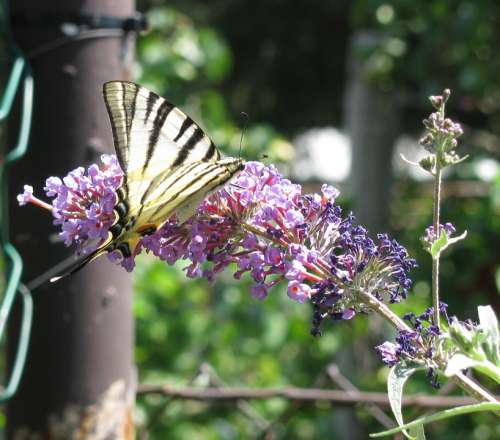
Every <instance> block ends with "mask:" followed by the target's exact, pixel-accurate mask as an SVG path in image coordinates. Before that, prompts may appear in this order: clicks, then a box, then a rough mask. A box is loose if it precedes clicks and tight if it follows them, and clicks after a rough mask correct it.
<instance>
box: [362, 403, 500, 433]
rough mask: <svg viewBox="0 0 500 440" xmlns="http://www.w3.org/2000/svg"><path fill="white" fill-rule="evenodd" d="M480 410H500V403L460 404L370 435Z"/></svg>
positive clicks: (392, 431) (395, 430)
mask: <svg viewBox="0 0 500 440" xmlns="http://www.w3.org/2000/svg"><path fill="white" fill-rule="evenodd" d="M480 411H500V403H494V402H483V403H476V404H473V405H464V406H458V407H456V408H451V409H445V410H444V411H440V412H438V413H436V414H432V415H430V416H423V417H419V418H418V419H415V420H413V421H412V422H410V423H407V424H406V425H401V426H399V427H397V428H393V429H389V430H387V431H382V432H377V433H374V434H370V437H372V438H377V437H387V436H388V435H393V434H397V433H398V432H402V431H403V432H404V430H405V429H411V428H413V427H416V426H419V425H420V426H422V425H425V424H426V423H431V422H437V421H438V420H444V419H448V418H450V417H456V416H461V415H463V414H471V413H476V412H480Z"/></svg>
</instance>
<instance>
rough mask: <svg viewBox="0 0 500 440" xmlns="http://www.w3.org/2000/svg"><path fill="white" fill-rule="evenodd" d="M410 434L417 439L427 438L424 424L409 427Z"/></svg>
mask: <svg viewBox="0 0 500 440" xmlns="http://www.w3.org/2000/svg"><path fill="white" fill-rule="evenodd" d="M409 432H410V435H411V436H413V437H415V438H416V439H417V440H425V432H424V425H417V426H414V427H411V428H410V429H409Z"/></svg>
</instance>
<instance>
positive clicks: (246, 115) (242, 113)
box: [238, 112, 248, 159]
mask: <svg viewBox="0 0 500 440" xmlns="http://www.w3.org/2000/svg"><path fill="white" fill-rule="evenodd" d="M240 116H241V119H242V121H243V123H242V127H241V138H240V151H239V153H238V158H239V159H241V146H242V145H243V135H244V134H245V130H246V128H247V123H248V113H245V112H241V113H240Z"/></svg>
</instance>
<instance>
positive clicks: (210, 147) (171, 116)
mask: <svg viewBox="0 0 500 440" xmlns="http://www.w3.org/2000/svg"><path fill="white" fill-rule="evenodd" d="M103 92H104V100H105V102H106V107H107V109H108V113H109V117H110V120H111V126H112V130H113V138H114V143H115V150H116V154H117V156H118V160H119V162H120V165H121V167H122V169H123V171H124V173H125V179H124V183H123V189H124V192H125V194H126V199H127V201H128V203H129V205H130V208H131V212H130V215H137V212H134V210H136V211H138V210H139V209H140V206H141V205H144V204H145V203H147V202H148V201H149V200H151V198H153V197H157V196H158V194H160V193H161V192H162V191H163V190H164V189H166V188H167V186H168V179H167V182H166V181H165V180H166V177H167V176H168V175H169V174H171V173H172V171H173V170H175V169H177V168H182V167H184V166H187V165H189V164H192V163H197V162H215V161H217V160H218V159H220V153H219V151H218V150H217V148H216V147H215V145H214V143H213V142H212V141H211V140H210V138H209V137H208V136H206V135H205V134H204V133H203V130H202V129H201V128H200V127H199V126H198V125H197V124H196V123H195V122H194V121H193V120H192V119H191V118H190V117H189V116H187V115H186V114H185V113H184V112H182V111H181V110H180V109H179V108H177V107H175V106H174V105H173V104H171V103H170V102H168V101H167V100H166V99H164V98H162V97H160V96H158V95H157V94H156V93H153V92H151V91H149V90H147V89H146V88H144V87H141V86H139V85H137V84H134V83H131V82H124V81H111V82H107V83H105V84H104V87H103Z"/></svg>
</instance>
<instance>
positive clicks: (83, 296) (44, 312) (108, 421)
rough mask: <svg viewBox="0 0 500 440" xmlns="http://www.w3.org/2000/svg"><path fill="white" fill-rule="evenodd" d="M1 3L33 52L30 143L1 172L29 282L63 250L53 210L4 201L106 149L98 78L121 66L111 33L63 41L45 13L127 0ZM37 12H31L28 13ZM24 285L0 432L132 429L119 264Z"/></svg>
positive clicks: (40, 434)
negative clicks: (16, 384) (28, 303)
mask: <svg viewBox="0 0 500 440" xmlns="http://www.w3.org/2000/svg"><path fill="white" fill-rule="evenodd" d="M10 3H11V4H10V9H11V15H12V17H13V32H14V36H15V38H16V41H17V43H18V44H19V46H20V47H21V49H22V50H23V51H24V52H25V53H26V54H28V56H29V54H33V56H32V57H31V59H29V61H30V63H31V66H32V68H33V74H34V79H35V98H34V103H35V105H34V111H33V128H32V133H31V141H30V150H29V152H28V154H27V156H26V157H25V158H24V159H23V160H22V161H21V162H19V164H18V165H16V166H15V167H14V168H13V169H12V171H11V176H12V177H11V180H10V182H9V183H10V189H11V201H12V204H11V234H12V241H13V242H14V244H15V245H16V247H17V249H18V250H19V251H20V253H21V255H22V256H23V258H24V261H25V264H26V266H25V267H26V270H25V274H24V276H23V278H24V280H25V281H30V280H31V279H33V278H34V277H36V276H38V275H40V274H41V273H43V272H44V271H45V270H47V269H49V268H50V267H51V266H53V265H55V264H56V263H58V262H60V261H61V260H62V259H64V258H65V257H66V256H67V255H69V254H70V253H71V250H68V249H66V248H65V247H64V245H63V244H62V243H61V242H59V241H55V240H54V236H55V232H56V229H55V227H54V226H53V225H52V224H51V223H52V219H51V218H49V216H47V214H46V213H44V212H41V211H37V210H36V208H34V207H30V206H28V207H23V208H22V209H21V208H19V207H17V206H15V203H14V199H15V194H17V193H19V192H20V191H21V190H22V185H23V184H30V185H33V187H34V188H35V189H37V190H38V195H39V196H41V195H43V194H42V191H41V188H42V187H43V186H44V181H45V178H46V177H48V176H52V175H54V176H64V175H65V174H66V173H67V172H68V171H69V170H71V169H74V168H76V167H77V166H81V165H88V164H89V163H90V162H95V161H96V159H97V158H98V156H99V155H100V154H101V153H104V152H112V151H113V147H112V145H113V143H112V139H111V129H110V126H109V121H108V116H107V113H106V109H105V106H104V102H103V99H102V84H103V83H104V82H105V81H109V80H112V79H126V77H128V76H129V75H128V74H127V72H126V66H125V63H124V58H123V54H124V50H123V49H124V46H123V39H122V38H121V37H119V36H118V35H116V36H110V35H107V36H102V37H100V38H89V39H81V40H78V41H72V42H68V41H63V40H61V38H63V37H64V34H63V33H62V32H61V28H60V24H59V25H58V24H56V23H57V21H58V19H59V18H61V17H65V19H64V20H63V21H71V19H70V18H68V17H71V16H73V15H74V14H86V15H95V16H103V15H106V16H113V17H128V16H130V15H132V13H133V12H134V0H84V1H82V0H53V1H50V2H45V1H39V0H11V2H10ZM37 17H42V20H41V21H40V20H38V21H33V19H37ZM30 20H31V21H30ZM66 26H68V25H66ZM54 42H58V43H61V44H52V43H54ZM14 131H15V130H13V133H14ZM33 296H34V321H33V329H32V339H31V343H30V347H29V353H28V359H27V364H26V368H25V371H24V374H23V377H22V379H21V385H20V388H19V390H18V392H17V394H16V395H15V396H14V398H13V399H12V400H11V401H10V402H9V404H8V408H7V423H8V429H7V435H8V438H86V439H90V438H92V439H103V438H116V439H128V438H132V437H133V426H132V422H131V416H132V410H133V401H134V393H135V377H134V369H133V354H132V353H133V351H132V350H133V320H132V311H131V285H130V279H129V277H128V276H127V275H126V272H125V271H124V270H123V269H121V268H118V267H116V266H114V265H112V264H111V263H109V262H108V261H107V259H106V258H105V257H102V258H100V259H98V260H96V261H94V262H93V263H91V264H89V265H88V266H87V267H86V268H84V269H83V270H82V271H81V272H79V273H77V274H75V275H74V276H71V277H69V278H67V279H64V280H62V281H60V282H58V283H55V284H52V285H51V284H45V285H43V286H41V287H40V288H38V289H36V290H35V291H34V292H33ZM11 321H12V322H11V323H10V325H9V335H8V362H9V365H12V362H13V360H14V356H15V351H16V348H17V329H16V322H15V321H16V316H13V318H12V319H11Z"/></svg>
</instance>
